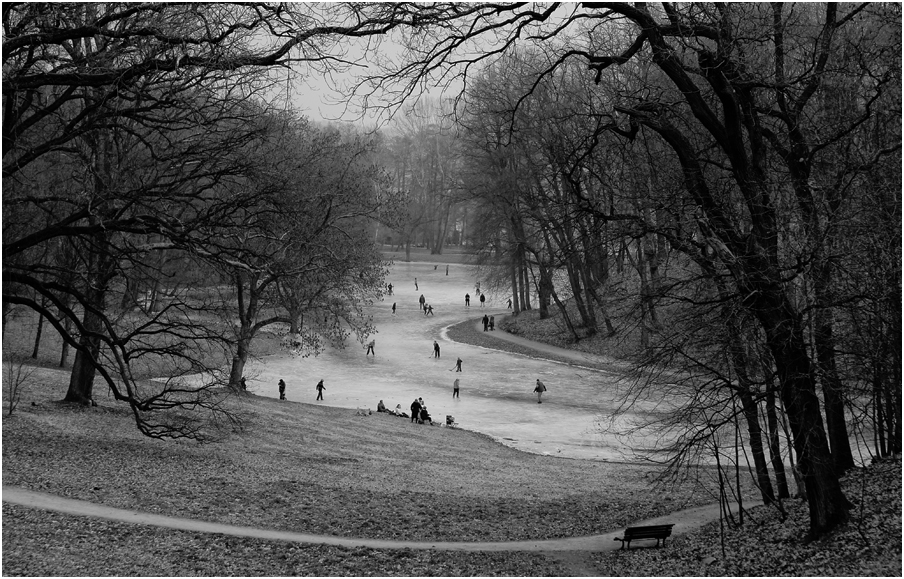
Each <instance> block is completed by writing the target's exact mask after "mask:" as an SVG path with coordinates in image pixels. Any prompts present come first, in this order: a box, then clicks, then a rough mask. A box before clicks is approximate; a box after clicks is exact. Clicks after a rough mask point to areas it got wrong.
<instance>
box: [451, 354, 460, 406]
mask: <svg viewBox="0 0 904 579" xmlns="http://www.w3.org/2000/svg"><path fill="white" fill-rule="evenodd" d="M459 361H460V360H459ZM452 398H459V396H458V378H456V379H455V382H453V383H452Z"/></svg>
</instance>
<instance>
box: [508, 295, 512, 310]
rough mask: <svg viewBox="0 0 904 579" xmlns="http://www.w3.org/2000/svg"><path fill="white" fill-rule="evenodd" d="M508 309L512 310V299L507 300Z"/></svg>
mask: <svg viewBox="0 0 904 579" xmlns="http://www.w3.org/2000/svg"><path fill="white" fill-rule="evenodd" d="M508 309H512V298H509V301H508Z"/></svg>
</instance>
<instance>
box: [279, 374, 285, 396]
mask: <svg viewBox="0 0 904 579" xmlns="http://www.w3.org/2000/svg"><path fill="white" fill-rule="evenodd" d="M279 399H280V400H285V399H286V382H285V381H284V380H283V379H282V378H280V379H279Z"/></svg>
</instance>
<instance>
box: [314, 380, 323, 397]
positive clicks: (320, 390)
mask: <svg viewBox="0 0 904 579" xmlns="http://www.w3.org/2000/svg"><path fill="white" fill-rule="evenodd" d="M315 388H317V400H323V391H324V390H326V386H324V385H323V380H321V381H320V382H318V383H317V386H315Z"/></svg>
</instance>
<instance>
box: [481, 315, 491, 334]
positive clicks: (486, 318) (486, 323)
mask: <svg viewBox="0 0 904 579" xmlns="http://www.w3.org/2000/svg"><path fill="white" fill-rule="evenodd" d="M489 325H490V316H488V315H486V314H484V315H483V331H484V332H486V331H487V328H488V327H489Z"/></svg>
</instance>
